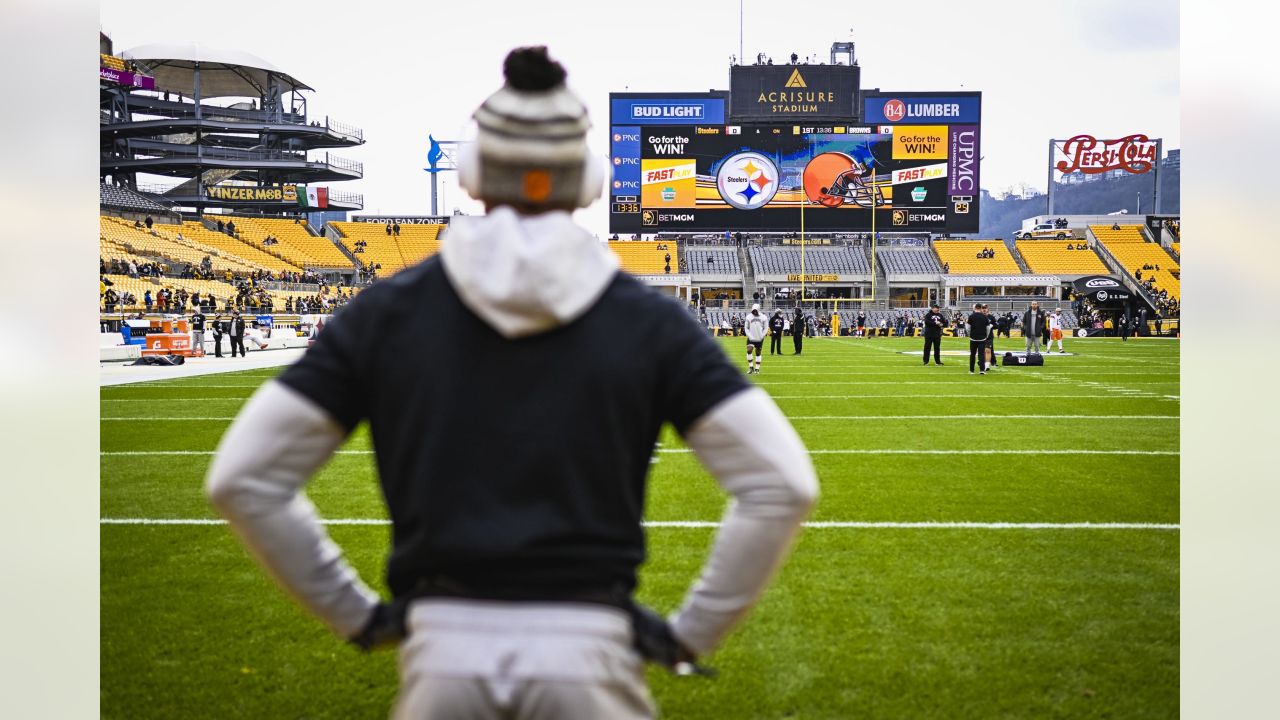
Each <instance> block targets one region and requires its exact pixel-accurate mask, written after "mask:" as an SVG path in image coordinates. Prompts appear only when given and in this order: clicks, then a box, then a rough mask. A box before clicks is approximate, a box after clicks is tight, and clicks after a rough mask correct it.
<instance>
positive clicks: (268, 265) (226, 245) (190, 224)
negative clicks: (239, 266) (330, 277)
mask: <svg viewBox="0 0 1280 720" xmlns="http://www.w3.org/2000/svg"><path fill="white" fill-rule="evenodd" d="M233 219H234V218H233ZM238 224H239V223H237V225H238ZM182 234H183V235H185V236H186V238H187V239H188V240H192V241H194V242H197V243H200V244H202V245H208V246H209V247H213V248H217V249H218V251H219V252H221V254H222V255H224V256H231V257H235V258H239V259H240V260H242V261H244V262H246V263H250V264H252V265H256V266H259V267H262V268H264V269H267V270H271V271H273V272H281V271H284V272H302V268H300V267H298V266H297V265H294V264H292V263H289V262H285V261H284V260H282V259H281V258H279V257H277V256H276V255H273V254H271V253H268V252H265V251H263V250H260V249H258V248H256V247H254V246H253V245H251V244H249V243H247V242H245V241H243V240H239V239H237V238H233V237H231V236H230V235H227V234H226V233H220V232H218V231H216V230H210V229H209V228H207V227H205V226H204V223H201V222H200V221H198V220H187V221H185V222H183V223H182Z"/></svg>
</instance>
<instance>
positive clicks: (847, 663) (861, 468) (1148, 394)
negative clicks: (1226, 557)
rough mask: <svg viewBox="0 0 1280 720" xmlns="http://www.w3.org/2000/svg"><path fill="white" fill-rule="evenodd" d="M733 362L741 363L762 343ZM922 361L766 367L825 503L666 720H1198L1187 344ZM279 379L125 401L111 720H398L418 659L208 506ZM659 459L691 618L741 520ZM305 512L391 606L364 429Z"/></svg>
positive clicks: (812, 344) (228, 379)
mask: <svg viewBox="0 0 1280 720" xmlns="http://www.w3.org/2000/svg"><path fill="white" fill-rule="evenodd" d="M721 342H722V344H723V347H724V348H725V350H726V352H727V353H728V354H729V357H730V359H731V360H732V361H733V362H734V363H735V364H736V365H738V366H739V367H742V366H743V365H744V363H745V357H744V351H743V345H744V343H743V340H742V339H741V338H725V339H722V340H721ZM920 342H921V341H919V340H918V339H888V338H877V339H871V340H857V339H848V338H839V339H834V338H819V339H809V340H806V342H805V351H804V354H803V355H802V356H800V357H795V356H791V355H789V354H788V355H785V356H782V357H769V356H767V355H766V356H765V358H764V370H763V374H761V375H760V376H759V377H753V378H752V379H753V380H755V381H756V382H758V383H759V384H760V385H761V386H762V387H764V388H765V389H766V390H767V391H768V392H769V393H770V394H772V395H773V396H774V397H775V398H776V400H777V403H778V405H779V406H780V407H781V408H782V410H783V412H784V413H786V414H787V415H788V416H789V417H790V418H791V420H792V422H793V424H794V425H795V427H796V429H797V430H798V431H799V433H800V435H801V437H802V438H803V439H804V441H805V443H806V445H807V446H808V447H809V449H810V451H811V452H812V453H813V461H814V465H815V467H816V469H817V472H818V477H819V481H820V483H821V487H822V496H821V498H820V499H819V501H818V504H817V506H816V507H815V509H814V512H813V514H812V516H811V517H810V524H809V526H808V527H807V528H806V529H805V530H804V531H803V532H802V534H801V536H800V539H799V541H798V542H797V545H796V547H795V551H794V554H793V555H792V557H791V560H790V561H789V562H788V564H787V565H786V566H785V568H784V569H783V571H782V573H781V574H780V576H779V577H778V579H777V580H776V581H775V583H774V584H773V585H772V586H771V587H770V589H769V590H768V592H767V593H766V594H765V596H764V598H763V600H762V601H761V602H760V604H759V605H758V606H757V608H756V611H755V613H754V614H753V615H752V616H751V617H750V618H749V619H748V620H747V622H746V623H744V624H743V626H742V627H741V628H740V629H739V630H738V631H737V632H736V633H735V634H734V635H732V636H731V637H730V638H729V640H728V642H727V643H726V644H725V645H724V647H722V648H721V649H720V650H719V651H718V652H716V653H715V654H714V655H712V656H710V657H709V658H707V662H708V664H710V665H712V666H714V667H715V668H717V669H718V670H719V672H720V675H719V677H718V678H716V679H705V678H674V677H671V676H668V675H666V674H665V673H664V672H661V671H656V670H652V671H650V674H649V677H650V681H651V686H652V688H653V692H654V696H655V698H656V699H657V701H658V704H659V706H660V708H661V711H662V714H663V715H664V716H666V717H672V718H782V717H787V718H854V717H863V718H997V717H1000V718H1046V717H1070V718H1088V717H1113V718H1166V717H1177V715H1178V710H1179V707H1178V543H1179V529H1178V525H1177V523H1178V522H1179V514H1178V496H1179V493H1178V483H1179V475H1178V461H1179V441H1178V425H1179V423H1178V414H1179V392H1180V391H1179V375H1178V363H1179V356H1178V353H1179V344H1178V342H1176V341H1167V340H1142V341H1131V342H1127V343H1122V342H1120V341H1119V340H1110V339H1107V340H1084V341H1081V340H1075V341H1072V340H1068V341H1067V345H1068V347H1067V349H1068V350H1069V351H1071V352H1074V353H1077V354H1076V355H1074V356H1070V357H1055V356H1048V357H1047V358H1046V365H1045V367H1042V368H999V369H996V370H994V371H993V372H992V373H990V374H988V375H987V376H985V377H984V376H971V375H969V373H968V367H967V357H959V356H947V357H944V358H943V360H944V362H945V363H946V365H944V366H943V367H936V366H932V365H931V366H928V367H922V366H921V363H920V357H919V354H918V350H919V348H920ZM784 344H785V347H786V350H787V352H788V353H790V350H791V341H790V338H788V339H787V340H786V342H785V343H784ZM967 345H968V343H967V341H965V340H963V339H960V340H956V339H947V340H945V341H944V344H943V348H944V350H950V351H958V350H962V349H966V348H967ZM1021 345H1022V341H1021V339H1020V338H1016V337H1015V338H1013V339H1012V340H1002V341H1000V342H999V343H998V345H997V349H998V350H999V351H1001V352H1002V351H1003V350H1005V349H1019V350H1020V349H1021ZM903 350H916V351H917V354H915V355H912V356H908V355H903V354H901V353H900V351H903ZM275 374H276V371H275V370H255V371H247V372H242V373H227V374H219V375H208V376H203V377H195V378H187V379H174V380H165V381H159V382H153V383H138V384H132V385H120V386H114V387H104V388H102V389H101V415H102V433H101V438H102V439H101V450H102V456H101V515H102V518H103V521H102V522H103V524H102V526H101V528H100V533H101V623H102V630H101V667H102V670H101V698H102V700H101V709H102V715H103V716H104V717H110V718H153V717H154V718H184V719H186V718H229V717H245V718H250V717H251V718H319V717H332V718H350V717H384V716H386V714H387V711H388V709H389V707H390V704H391V701H392V699H393V697H394V694H395V690H396V662H395V661H396V658H395V654H394V653H391V652H383V653H379V654H373V655H362V654H361V653H359V652H358V651H356V650H355V649H353V648H351V647H349V646H347V645H346V644H344V643H343V642H341V641H339V640H338V639H336V638H334V637H333V636H332V635H330V634H329V632H328V631H327V630H326V629H325V628H324V627H322V626H321V625H320V623H319V622H318V621H316V620H314V619H312V618H310V617H309V616H307V615H305V614H304V613H303V611H302V610H300V609H299V608H298V606H296V605H295V604H294V603H293V602H292V601H290V600H289V599H288V598H287V597H286V596H285V595H284V594H283V593H282V592H280V591H279V590H278V589H276V587H275V586H274V585H273V583H272V582H271V581H270V579H269V578H267V577H266V576H265V575H264V573H263V572H262V571H261V570H259V569H258V567H257V565H256V564H254V563H253V562H252V561H251V560H250V558H249V557H248V556H247V555H246V554H245V551H244V550H243V549H242V548H241V546H240V544H239V543H238V542H237V541H236V539H235V538H234V537H233V536H232V534H231V532H230V530H229V529H228V528H227V527H226V526H225V525H222V524H220V523H218V522H216V521H215V520H214V519H215V515H214V514H213V513H212V511H211V509H210V507H209V505H208V503H207V502H206V501H205V499H204V496H203V493H202V482H203V478H204V474H205V471H206V469H207V468H208V465H209V462H210V459H211V455H212V451H213V449H214V448H215V447H216V446H217V443H218V440H219V438H220V437H221V435H222V433H223V432H224V430H225V429H226V428H227V426H228V425H229V423H230V420H231V418H232V417H234V415H235V414H236V412H237V411H238V410H239V408H240V406H241V405H242V404H243V402H244V401H245V399H246V398H247V397H249V395H250V394H252V392H253V391H254V388H255V387H257V386H258V385H259V384H260V383H262V382H263V381H265V380H266V379H268V378H270V377H272V376H274V375H275ZM536 381H537V379H536V378H525V379H523V380H522V382H536ZM492 410H493V411H494V412H501V408H493V409H492ZM533 421H536V419H534V420H533ZM758 441H759V442H762V443H767V442H769V438H759V439H758ZM654 457H655V461H654V464H653V465H652V473H651V476H650V478H651V481H650V485H649V495H648V502H647V506H648V507H647V518H648V521H650V522H651V523H652V525H651V526H650V527H649V529H648V531H647V534H648V542H649V561H648V563H647V564H646V565H645V566H644V567H643V568H642V570H641V579H640V589H639V597H640V598H641V600H643V601H645V602H647V603H649V604H651V605H653V606H654V607H656V608H658V609H659V610H661V611H663V612H669V611H671V610H673V609H674V608H675V607H676V606H677V605H678V604H679V602H680V600H681V598H682V596H683V594H684V592H685V591H686V590H687V589H688V587H689V585H690V584H691V583H692V581H693V580H694V578H695V576H696V574H697V572H698V570H699V568H700V566H701V563H702V561H703V560H704V558H705V556H706V553H707V551H708V549H709V548H710V544H711V541H712V539H713V536H714V533H715V527H714V523H716V522H717V521H718V520H719V519H720V516H721V514H722V513H723V511H724V506H725V502H726V499H725V496H724V495H723V493H721V492H720V491H719V489H718V488H717V487H716V485H715V483H714V482H713V481H712V480H711V479H710V477H709V476H708V475H707V474H706V473H705V472H704V471H703V470H702V469H701V467H700V466H699V465H698V463H697V461H696V459H695V458H694V457H693V456H692V455H691V454H689V453H688V452H686V451H684V448H683V445H682V444H681V443H680V440H679V438H678V437H677V436H676V435H675V434H674V432H672V431H670V429H669V428H668V429H667V430H665V431H664V433H663V437H662V440H661V445H660V446H659V447H658V448H657V449H656V452H655V456H654ZM308 494H309V495H310V497H311V498H312V500H313V501H314V502H315V503H316V505H317V507H318V508H319V510H320V513H321V515H322V516H323V517H324V518H325V519H326V521H329V522H330V523H331V525H330V526H329V532H330V534H331V535H332V537H333V538H334V540H335V541H336V542H337V543H338V544H339V545H340V546H341V547H342V548H343V549H344V550H345V551H346V554H347V557H348V559H349V560H350V561H351V562H352V563H353V564H354V565H355V567H356V568H357V569H358V570H359V572H360V573H361V575H362V576H363V577H364V578H365V580H366V581H367V582H369V583H370V584H371V585H373V586H374V587H376V588H378V589H379V590H382V591H384V592H385V587H384V586H383V584H382V566H383V561H384V558H385V556H386V553H387V550H388V542H389V534H390V531H389V527H388V526H387V525H386V524H385V523H383V522H382V519H383V518H384V517H385V511H384V509H383V507H382V505H381V496H380V493H379V490H378V487H377V480H376V475H375V472H374V468H373V456H372V455H371V454H370V442H369V435H368V433H367V431H366V429H365V428H360V429H358V430H357V431H356V432H355V433H354V434H353V436H352V437H351V438H350V440H349V441H348V442H347V444H346V446H345V447H344V449H343V452H342V453H341V454H339V455H337V456H336V457H335V458H334V459H333V460H332V462H330V463H329V465H328V466H327V467H326V468H325V469H324V470H323V471H322V472H321V473H320V474H319V475H318V476H317V477H316V478H315V480H314V481H313V482H312V483H311V485H310V486H309V488H308ZM165 521H169V522H165Z"/></svg>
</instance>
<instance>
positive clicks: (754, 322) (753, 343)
mask: <svg viewBox="0 0 1280 720" xmlns="http://www.w3.org/2000/svg"><path fill="white" fill-rule="evenodd" d="M742 331H743V332H745V333H746V334H747V374H748V375H759V374H760V354H761V353H762V352H763V350H764V336H765V335H768V334H769V320H768V319H767V318H765V316H764V315H763V314H762V313H761V312H760V305H759V304H755V305H752V306H751V312H749V313H747V319H746V320H745V321H744V322H743V323H742ZM752 350H754V351H755V365H754V366H753V365H752V364H751V359H752V352H751V351H752Z"/></svg>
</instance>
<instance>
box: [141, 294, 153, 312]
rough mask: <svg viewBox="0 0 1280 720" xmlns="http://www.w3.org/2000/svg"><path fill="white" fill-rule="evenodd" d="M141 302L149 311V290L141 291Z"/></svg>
mask: <svg viewBox="0 0 1280 720" xmlns="http://www.w3.org/2000/svg"><path fill="white" fill-rule="evenodd" d="M142 304H143V305H146V306H147V312H151V291H150V290H147V291H146V292H144V293H142Z"/></svg>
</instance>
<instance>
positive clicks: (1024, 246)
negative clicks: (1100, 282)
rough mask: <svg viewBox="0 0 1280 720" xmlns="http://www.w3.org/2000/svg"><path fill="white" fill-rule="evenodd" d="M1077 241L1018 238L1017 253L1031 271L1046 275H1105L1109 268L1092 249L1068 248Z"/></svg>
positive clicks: (1074, 245) (1076, 243) (1075, 244)
mask: <svg viewBox="0 0 1280 720" xmlns="http://www.w3.org/2000/svg"><path fill="white" fill-rule="evenodd" d="M1068 245H1070V247H1072V248H1074V247H1076V246H1077V245H1079V241H1074V242H1073V241H1062V240H1019V241H1018V253H1019V254H1021V255H1022V259H1023V260H1025V261H1026V262H1027V267H1029V268H1031V272H1033V273H1045V274H1048V275H1106V274H1107V273H1108V272H1110V270H1108V269H1107V266H1106V265H1105V264H1103V262H1102V259H1101V258H1099V257H1098V254H1097V253H1095V252H1094V251H1093V250H1092V249H1086V250H1068V249H1067V247H1068Z"/></svg>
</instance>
